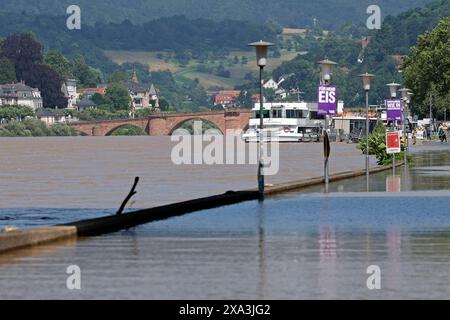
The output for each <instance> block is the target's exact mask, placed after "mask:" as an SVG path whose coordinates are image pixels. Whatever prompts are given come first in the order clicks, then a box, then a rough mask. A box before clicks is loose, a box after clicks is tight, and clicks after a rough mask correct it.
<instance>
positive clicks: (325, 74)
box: [317, 59, 337, 193]
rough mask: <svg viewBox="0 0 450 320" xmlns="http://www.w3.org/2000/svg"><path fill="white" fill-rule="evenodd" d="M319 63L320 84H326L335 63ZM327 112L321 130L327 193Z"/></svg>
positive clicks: (328, 81) (328, 170)
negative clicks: (322, 129) (323, 127)
mask: <svg viewBox="0 0 450 320" xmlns="http://www.w3.org/2000/svg"><path fill="white" fill-rule="evenodd" d="M317 63H318V64H319V65H320V84H321V85H328V84H329V83H330V80H331V74H332V73H331V71H332V68H333V66H335V65H337V63H336V62H334V61H331V60H328V59H325V60H322V61H319V62H317ZM328 116H329V115H328V114H326V115H325V129H324V131H323V132H322V135H323V141H324V146H325V149H324V150H325V161H324V162H325V163H324V178H325V192H326V193H328V185H329V172H330V167H329V166H330V164H329V153H330V148H329V145H330V141H329V139H328V126H329V122H330V119H329V118H328Z"/></svg>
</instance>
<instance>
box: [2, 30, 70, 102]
mask: <svg viewBox="0 0 450 320" xmlns="http://www.w3.org/2000/svg"><path fill="white" fill-rule="evenodd" d="M1 52H2V55H3V57H5V58H7V59H9V60H10V61H11V62H12V63H14V66H15V69H16V76H17V79H19V80H24V81H25V83H26V84H27V85H29V86H31V87H34V88H38V89H39V90H40V91H41V94H42V98H43V101H44V107H51V108H54V107H63V108H65V107H66V106H67V99H66V98H64V95H63V93H62V92H61V86H62V80H61V78H60V76H59V75H58V73H57V72H56V71H54V70H53V69H52V68H51V67H50V66H48V65H43V64H42V62H43V56H42V45H41V44H40V43H39V42H38V41H37V40H36V39H35V37H34V36H33V35H32V34H29V33H22V34H13V35H11V36H9V37H8V38H6V40H5V41H4V42H3V43H2V45H1Z"/></svg>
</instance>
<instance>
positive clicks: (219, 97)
mask: <svg viewBox="0 0 450 320" xmlns="http://www.w3.org/2000/svg"><path fill="white" fill-rule="evenodd" d="M240 94H241V91H239V90H221V91H219V92H218V93H217V94H216V97H215V98H214V104H215V105H221V106H222V107H224V108H225V107H229V106H232V105H236V104H237V98H238V97H239V95H240Z"/></svg>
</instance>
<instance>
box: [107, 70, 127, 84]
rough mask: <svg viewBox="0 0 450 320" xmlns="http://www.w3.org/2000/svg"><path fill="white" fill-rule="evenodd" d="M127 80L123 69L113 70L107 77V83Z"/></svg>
mask: <svg viewBox="0 0 450 320" xmlns="http://www.w3.org/2000/svg"><path fill="white" fill-rule="evenodd" d="M127 80H128V75H127V74H126V73H125V72H123V71H118V70H116V71H114V72H113V73H112V74H111V75H110V76H109V79H108V83H122V82H125V81H127Z"/></svg>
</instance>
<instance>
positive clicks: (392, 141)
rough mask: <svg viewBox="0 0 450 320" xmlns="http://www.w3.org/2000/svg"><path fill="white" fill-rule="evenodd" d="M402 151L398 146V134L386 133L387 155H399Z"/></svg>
mask: <svg viewBox="0 0 450 320" xmlns="http://www.w3.org/2000/svg"><path fill="white" fill-rule="evenodd" d="M401 151H402V148H401V145H400V133H399V132H398V131H396V132H388V133H386V152H387V154H394V153H400V152H401Z"/></svg>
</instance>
